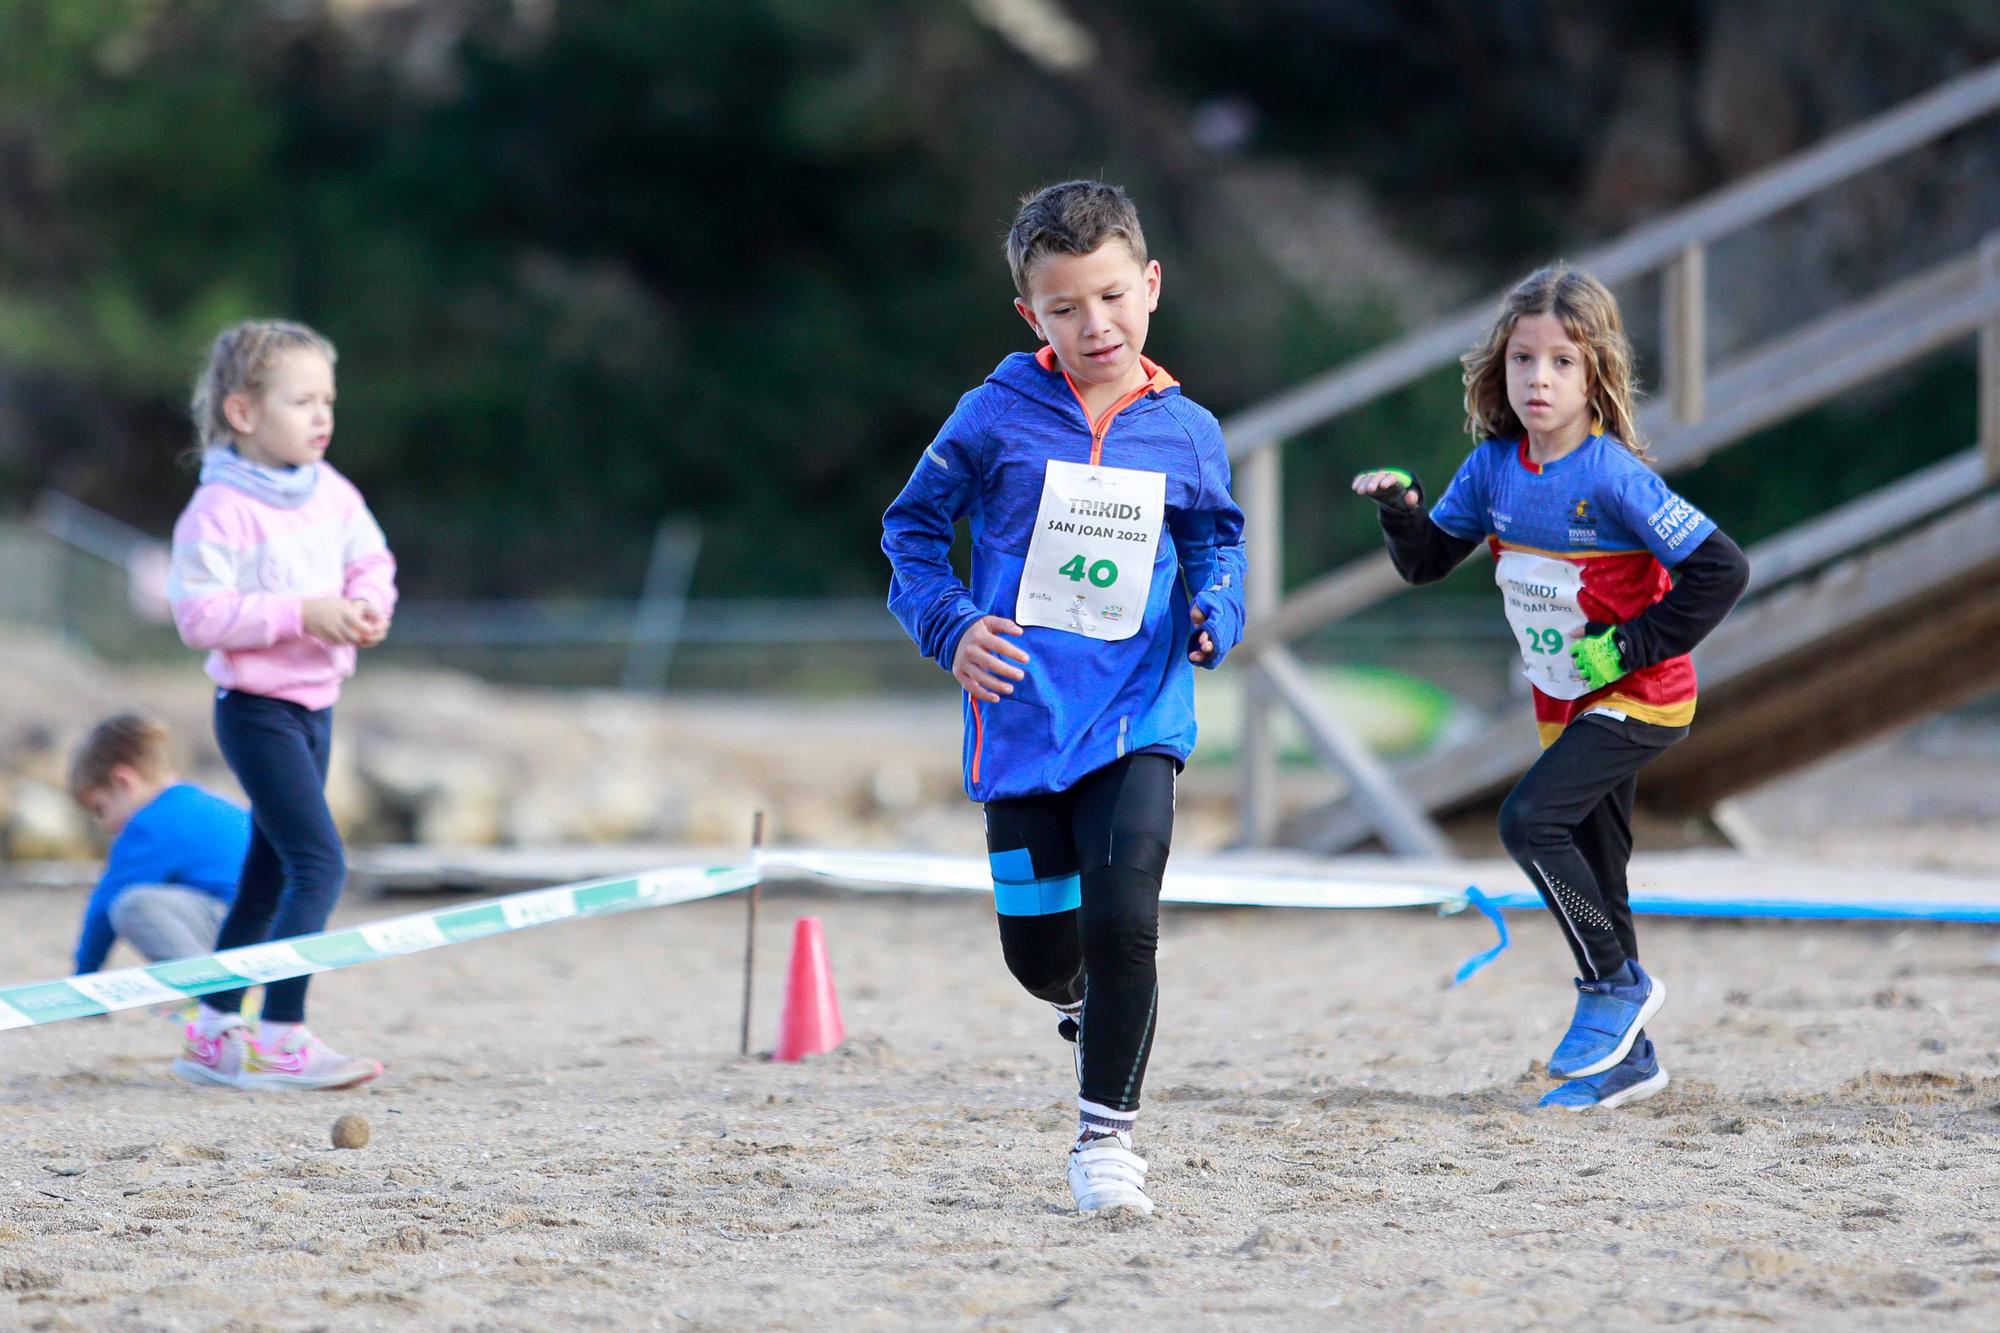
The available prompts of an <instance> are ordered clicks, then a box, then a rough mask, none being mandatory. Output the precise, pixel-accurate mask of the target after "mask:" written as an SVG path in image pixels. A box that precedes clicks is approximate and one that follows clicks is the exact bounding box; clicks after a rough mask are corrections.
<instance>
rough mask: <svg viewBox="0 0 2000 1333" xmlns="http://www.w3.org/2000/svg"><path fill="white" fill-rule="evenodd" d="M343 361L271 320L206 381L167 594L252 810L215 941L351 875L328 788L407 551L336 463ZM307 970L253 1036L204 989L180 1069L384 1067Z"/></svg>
mask: <svg viewBox="0 0 2000 1333" xmlns="http://www.w3.org/2000/svg"><path fill="white" fill-rule="evenodd" d="M333 363H334V349H333V344H332V343H330V342H328V341H327V340H326V339H325V338H323V337H321V336H320V335H319V334H317V333H315V332H313V331H312V330H311V329H309V328H306V327H304V326H303V325H300V324H289V323H284V322H281V321H276V320H256V321H251V322H249V323H245V324H239V325H237V326H236V327H234V328H231V329H227V330H225V331H224V332H223V333H222V335H221V336H220V337H218V338H217V339H216V340H215V345H214V347H213V348H212V349H211V350H210V352H209V357H208V365H207V366H206V368H205V369H204V370H203V371H202V374H201V378H200V379H199V380H198V381H197V382H196V384H195V390H194V402H193V412H194V420H195V427H196V430H197V431H198V432H199V436H200V441H201V448H202V460H201V485H200V487H199V488H198V489H197V490H196V491H195V493H194V498H193V499H191V500H190V501H188V506H187V508H186V510H184V511H183V512H182V514H181V517H180V521H179V522H178V523H176V524H175V525H174V551H173V573H172V575H171V577H170V578H169V581H168V585H167V595H168V600H169V601H170V602H171V603H172V604H173V610H174V623H175V624H176V625H177V626H179V628H180V633H181V639H182V641H183V642H184V643H186V644H187V645H188V647H190V648H202V649H206V650H207V651H208V674H209V676H210V678H212V679H213V680H214V681H215V683H216V685H217V687H218V688H217V689H216V693H215V739H216V743H217V745H218V746H219V748H220V749H221V751H222V757H223V758H224V759H225V760H226V761H228V764H229V767H230V769H231V770H232V771H233V772H234V773H235V774H236V778H237V781H239V782H241V783H242V784H243V790H244V792H245V793H246V794H248V796H249V797H250V817H251V832H250V850H249V853H248V854H247V855H246V857H245V858H244V861H243V873H242V878H241V881H240V883H239V885H238V888H237V893H236V902H235V904H234V905H233V906H232V907H231V908H230V910H229V915H228V916H227V917H225V918H224V919H223V922H222V930H221V933H220V935H219V936H218V938H217V940H216V947H217V948H218V949H234V948H238V947H240V946H243V945H252V944H262V943H265V942H266V941H270V940H282V939H287V938H290V937H292V936H294V935H307V934H311V933H313V932H315V931H318V930H322V929H324V928H325V926H326V921H327V917H328V916H329V915H330V914H331V913H332V911H333V905H334V902H335V901H336V900H337V899H338V898H339V897H340V890H341V886H342V884H343V883H345V881H346V877H347V863H346V858H345V856H344V854H343V853H342V851H341V845H340V834H339V832H338V831H337V830H336V829H335V828H334V824H333V816H332V814H331V813H330V812H329V811H328V810H327V805H326V794H325V788H326V769H327V758H328V755H329V753H330V750H331V747H332V740H333V705H334V701H335V700H336V699H338V698H339V697H340V683H341V682H342V681H343V680H345V679H347V678H348V677H349V676H351V675H353V674H354V658H355V652H356V650H357V649H360V648H372V647H374V646H375V645H376V644H378V643H380V642H382V639H383V637H384V636H385V635H387V634H388V632H389V618H390V616H391V614H392V613H393V612H394V611H395V608H396V582H395V579H396V561H395V557H394V556H392V555H390V553H389V546H388V543H387V542H386V541H384V540H383V537H382V529H381V528H380V527H378V526H377V525H376V523H375V519H374V516H373V515H371V514H370V513H369V512H368V506H367V505H366V504H365V503H363V502H362V499H361V493H360V492H359V491H357V490H356V489H355V488H354V485H353V483H352V482H350V481H348V480H347V478H345V477H343V476H341V475H340V474H339V473H338V472H335V471H334V470H333V468H332V467H330V466H328V464H327V463H326V462H325V461H323V460H324V458H325V455H326V448H327V445H328V443H329V442H330V441H331V440H332V438H333V396H334V395H333ZM276 947H277V948H279V949H281V950H282V949H285V948H286V947H287V946H284V945H279V946H276ZM249 979H250V978H247V977H246V978H245V980H246V981H247V980H249ZM306 981H307V978H305V977H295V978H292V979H291V980H288V981H274V982H272V983H270V984H269V985H268V986H267V987H266V988H265V994H264V1005H263V1011H262V1013H261V1015H260V1017H259V1023H258V1027H257V1030H256V1032H255V1033H254V1034H253V1033H252V1032H251V1030H250V1028H249V1025H248V1024H246V1023H245V1022H244V1021H243V1018H242V1016H241V1015H242V1008H243V992H242V991H241V990H240V989H239V990H232V991H223V992H220V993H218V994H215V995H210V996H208V997H206V998H205V999H203V1000H202V1002H201V1008H200V1011H199V1015H198V1016H197V1017H196V1019H195V1021H194V1022H192V1023H190V1024H188V1028H187V1034H186V1042H185V1044H184V1046H183V1048H182V1051H181V1056H180V1058H179V1059H178V1060H176V1061H175V1062H174V1072H175V1073H177V1074H179V1075H181V1076H182V1077H183V1078H187V1079H190V1080H193V1081H195V1082H198V1083H219V1084H223V1085H225V1086H229V1087H242V1088H267V1087H286V1088H340V1087H348V1086H351V1085H353V1084H357V1083H365V1082H367V1081H368V1080H369V1079H371V1078H374V1077H375V1076H376V1075H377V1074H379V1073H381V1072H382V1066H381V1063H380V1062H379V1061H375V1060H361V1059H355V1058H351V1057H349V1056H345V1055H342V1054H340V1053H339V1052H338V1051H336V1050H334V1049H333V1048H332V1047H330V1046H328V1045H327V1044H326V1043H325V1042H323V1041H321V1040H320V1039H319V1038H318V1037H316V1036H314V1035H313V1034H312V1033H311V1032H310V1031H308V1030H307V1028H306V1026H305V1017H306V1009H305V1002H306Z"/></svg>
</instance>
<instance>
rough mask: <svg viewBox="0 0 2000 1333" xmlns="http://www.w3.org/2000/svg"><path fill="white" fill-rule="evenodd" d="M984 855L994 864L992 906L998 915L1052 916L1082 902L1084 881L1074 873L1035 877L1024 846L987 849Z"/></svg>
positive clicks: (1070, 909) (1072, 908)
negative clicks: (1002, 849) (1052, 876)
mask: <svg viewBox="0 0 2000 1333" xmlns="http://www.w3.org/2000/svg"><path fill="white" fill-rule="evenodd" d="M986 859H987V861H988V863H989V864H991V866H992V867H993V906H994V908H995V910H997V911H998V912H999V913H1000V915H1001V916H1053V915H1055V914H1056V913H1057V912H1069V911H1074V910H1075V909H1076V908H1077V907H1078V906H1080V905H1081V904H1082V902H1083V882H1082V881H1081V880H1080V879H1079V878H1078V877H1077V876H1075V875H1059V876H1056V877H1054V878H1051V879H1037V878H1035V864H1034V861H1033V859H1032V858H1030V857H1029V855H1028V849H1027V848H1025V847H1013V848H1009V849H1008V850H1007V851H1004V852H989V853H987V857H986Z"/></svg>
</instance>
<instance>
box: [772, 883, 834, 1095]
mask: <svg viewBox="0 0 2000 1333" xmlns="http://www.w3.org/2000/svg"><path fill="white" fill-rule="evenodd" d="M846 1036H847V1029H846V1028H845V1027H843V1026H842V1025H841V1022H840V997H838V996H837V995H835V994H834V993H833V965H832V964H831V963H829V962H828V961H827V958H826V933H825V932H824V931H823V930H821V929H820V924H819V918H818V917H816V916H802V917H800V918H799V920H798V924H797V925H796V926H794V927H793V928H792V970H791V973H790V975H789V976H788V977H787V978H786V980H785V1011H784V1013H783V1014H782V1015H781V1016H780V1017H779V1019H778V1047H777V1049H776V1050H774V1051H772V1052H771V1058H772V1059H773V1060H786V1061H791V1060H801V1059H804V1058H805V1057H806V1056H808V1055H825V1054H826V1053H827V1052H828V1051H830V1050H832V1049H833V1048H834V1047H836V1046H838V1045H840V1043H841V1041H842V1039H843V1038H845V1037H846Z"/></svg>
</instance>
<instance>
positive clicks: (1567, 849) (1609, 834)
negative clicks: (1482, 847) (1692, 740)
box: [1500, 716, 1687, 981]
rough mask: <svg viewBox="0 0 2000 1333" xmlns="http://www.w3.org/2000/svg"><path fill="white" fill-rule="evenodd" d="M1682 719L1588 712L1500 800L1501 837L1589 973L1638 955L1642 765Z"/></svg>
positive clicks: (1674, 736)
mask: <svg viewBox="0 0 2000 1333" xmlns="http://www.w3.org/2000/svg"><path fill="white" fill-rule="evenodd" d="M1685 735H1687V728H1686V727H1659V726H1654V725H1652V724H1650V723H1646V722H1629V721H1625V722H1621V721H1619V720H1617V719H1615V718H1606V717H1590V716H1584V717H1581V718H1578V719H1577V720H1576V721H1575V722H1573V723H1571V724H1570V725H1569V726H1568V727H1567V728H1566V729H1565V730H1564V731H1563V733H1562V735H1560V736H1558V737H1557V738H1556V742H1555V744H1553V745H1551V746H1550V747H1549V748H1548V749H1546V750H1544V751H1542V757H1541V758H1540V759H1537V760H1536V761H1535V764H1534V767H1532V768H1530V769H1529V770H1528V771H1527V773H1526V774H1525V775H1524V776H1523V777H1522V778H1521V780H1520V782H1519V783H1517V784H1515V787H1514V790H1513V791H1512V792H1511V793H1510V794H1509V795H1508V797H1507V799H1506V801H1505V802H1503V803H1502V804H1501V806H1500V841H1502V842H1503V843H1505V844H1506V845H1507V854H1508V855H1509V856H1512V857H1513V858H1514V860H1515V862H1516V863H1517V864H1519V865H1520V867H1521V869H1522V870H1523V871H1524V872H1526V874H1527V876H1528V882H1529V883H1531V884H1533V885H1534V886H1535V888H1536V889H1537V890H1538V891H1539V892H1540V893H1541V895H1542V901H1543V902H1545V903H1547V904H1548V907H1549V914H1550V915H1551V916H1553V917H1554V918H1555V919H1556V924H1557V925H1558V926H1560V927H1561V928H1562V932H1563V938H1564V939H1565V940H1567V941H1569V948H1570V952H1571V953H1572V954H1574V955H1575V956H1576V965H1577V969H1578V970H1579V971H1581V972H1582V973H1583V975H1584V976H1585V977H1586V978H1587V979H1589V980H1592V981H1595V980H1597V979H1598V978H1599V977H1604V976H1609V975H1610V974H1611V973H1613V972H1616V971H1617V970H1618V969H1619V968H1621V967H1623V966H1624V965H1625V960H1626V959H1628V958H1632V959H1636V958H1638V956H1639V937H1638V935H1637V933H1636V932H1635V931H1634V930H1633V928H1632V906H1631V901H1630V898H1629V895H1628V892H1627V886H1626V882H1625V867H1626V863H1627V862H1629V861H1630V860H1631V859H1632V798H1633V795H1634V793H1635V792H1636V791H1637V790H1638V786H1639V770H1640V769H1641V768H1643V767H1644V766H1645V765H1646V764H1647V763H1648V762H1650V761H1651V760H1652V759H1653V757H1654V756H1656V755H1658V754H1659V753H1660V752H1661V751H1662V750H1664V749H1666V747H1667V746H1669V745H1672V744H1673V743H1674V742H1675V741H1677V740H1679V739H1680V738H1681V737H1683V736H1685Z"/></svg>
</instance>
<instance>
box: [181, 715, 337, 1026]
mask: <svg viewBox="0 0 2000 1333" xmlns="http://www.w3.org/2000/svg"><path fill="white" fill-rule="evenodd" d="M215 742H216V745H217V746H218V747H220V749H221V750H222V757H223V759H224V760H225V761H227V762H228V764H229V768H230V771H231V772H233V773H234V774H236V780H237V781H238V782H240V783H242V784H243V791H244V793H245V794H246V795H248V796H249V798H250V850H249V852H248V853H247V854H246V855H245V856H244V858H243V874H242V877H241V879H240V881H239V883H238V886H237V890H236V902H235V905H234V906H232V907H231V908H230V909H229V915H228V916H226V917H224V918H223V920H222V930H221V933H220V934H219V935H218V936H217V937H216V941H215V947H216V948H217V949H235V948H240V947H241V946H243V945H246V944H262V943H264V942H265V941H267V940H281V939H289V938H291V937H292V936H294V935H310V934H312V933H313V932H314V931H318V930H324V929H325V928H326V919H327V917H328V916H330V915H332V913H333V904H334V902H335V900H336V899H338V898H339V897H340V889H341V885H342V884H343V883H345V882H346V879H347V860H346V857H345V856H344V855H343V854H342V853H341V849H340V834H339V832H338V831H337V830H336V829H335V828H334V826H333V815H332V813H331V812H330V811H328V809H327V808H326V792H325V788H326V765H327V759H328V757H329V756H330V754H331V753H332V750H333V710H332V709H331V708H322V709H318V710H314V709H310V708H306V707H304V706H302V705H300V704H295V703H291V702H289V701H287V700H284V699H267V698H265V697H264V696H262V695H258V694H243V693H241V692H239V691H236V690H225V691H223V692H222V693H221V694H219V695H217V696H216V701H215ZM308 980H309V978H307V977H294V978H292V979H291V980H289V981H274V982H272V983H271V984H270V985H268V986H266V987H265V988H264V1008H263V1011H262V1015H261V1016H262V1017H264V1018H266V1019H269V1020H270V1021H271V1022H273V1023H302V1022H304V1021H305V1017H306V982H307V981H308ZM202 1003H203V1004H206V1005H209V1006H211V1007H212V1008H216V1009H222V1010H226V1011H229V1012H232V1013H233V1012H236V1011H238V1010H240V1009H242V1007H243V992H242V991H240V990H233V991H220V992H217V993H216V994H214V995H210V996H207V997H205V998H204V999H203V1000H202Z"/></svg>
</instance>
